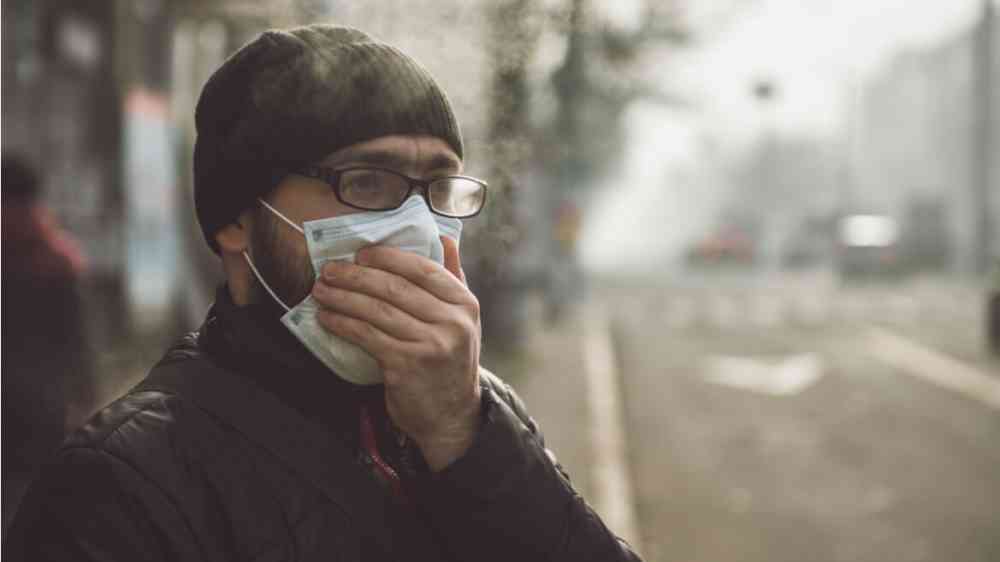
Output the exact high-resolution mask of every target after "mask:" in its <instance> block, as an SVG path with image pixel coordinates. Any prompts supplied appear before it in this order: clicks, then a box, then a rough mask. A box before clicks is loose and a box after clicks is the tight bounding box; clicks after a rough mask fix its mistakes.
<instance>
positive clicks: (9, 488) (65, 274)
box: [2, 152, 93, 531]
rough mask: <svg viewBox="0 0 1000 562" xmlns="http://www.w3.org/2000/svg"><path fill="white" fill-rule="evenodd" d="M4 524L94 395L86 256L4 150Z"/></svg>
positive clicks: (25, 170)
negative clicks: (84, 291) (84, 285)
mask: <svg viewBox="0 0 1000 562" xmlns="http://www.w3.org/2000/svg"><path fill="white" fill-rule="evenodd" d="M2 225H3V226H2V231H3V269H2V277H3V528H4V530H5V531H6V529H7V524H8V522H9V521H10V518H11V516H12V514H13V512H14V510H15V508H16V506H17V504H18V502H19V501H20V498H21V495H22V493H23V491H24V489H25V487H26V485H27V483H28V482H29V481H30V480H31V478H32V476H33V474H34V473H35V472H36V470H37V469H38V467H39V465H40V464H41V463H42V462H43V461H44V460H45V459H46V458H47V457H48V456H49V455H51V454H52V452H54V451H55V449H56V447H57V446H58V445H59V443H60V441H62V439H63V437H64V434H65V432H66V430H67V429H68V428H70V427H75V426H77V425H79V424H80V423H81V422H82V421H83V418H84V417H85V415H86V414H87V408H89V406H90V402H91V400H92V397H93V393H92V387H93V384H92V383H93V381H92V380H91V378H90V375H91V368H90V367H91V357H90V350H89V348H88V344H87V337H86V333H85V328H84V323H83V311H82V309H81V298H80V291H79V282H80V276H81V274H82V273H83V269H84V261H83V257H82V255H81V254H80V251H79V249H78V248H77V245H76V244H75V242H74V241H73V240H72V239H71V238H70V237H69V236H68V235H67V234H65V233H64V232H63V231H62V230H61V229H60V228H59V226H58V225H57V224H56V221H55V217H54V216H53V215H52V213H51V212H50V211H49V209H48V208H46V207H45V205H43V204H42V202H41V191H40V185H39V178H38V176H37V174H36V173H35V172H34V170H33V169H32V168H31V167H29V166H28V165H27V164H26V163H25V161H24V160H23V159H21V158H20V157H18V156H16V155H13V154H9V153H6V152H5V153H4V154H3V223H2Z"/></svg>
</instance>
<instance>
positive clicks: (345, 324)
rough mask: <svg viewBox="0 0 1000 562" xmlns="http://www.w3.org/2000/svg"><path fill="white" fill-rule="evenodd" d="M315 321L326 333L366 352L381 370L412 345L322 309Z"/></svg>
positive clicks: (366, 324) (364, 324) (354, 320)
mask: <svg viewBox="0 0 1000 562" xmlns="http://www.w3.org/2000/svg"><path fill="white" fill-rule="evenodd" d="M316 319H317V320H318V321H319V323H320V325H322V326H323V327H324V328H325V329H326V330H327V331H329V332H331V333H333V334H335V335H337V336H340V337H341V338H344V339H345V340H347V341H349V342H351V343H353V344H354V345H357V346H358V347H360V348H361V349H363V350H365V351H367V352H368V353H369V354H371V356H372V357H374V358H375V360H376V361H378V362H379V365H381V366H382V367H383V368H385V367H386V366H387V363H388V362H389V361H391V359H392V357H393V356H395V355H397V354H399V353H400V352H403V351H405V350H406V349H408V348H409V346H410V345H412V344H410V343H408V342H403V341H400V340H397V339H396V338H394V337H392V336H390V335H388V334H386V333H385V332H383V331H382V330H379V329H378V328H377V327H375V326H373V325H372V324H370V323H368V322H365V321H364V320H359V319H357V318H352V317H350V316H347V315H345V314H340V313H338V312H333V311H330V310H326V309H323V310H320V311H319V312H317V313H316Z"/></svg>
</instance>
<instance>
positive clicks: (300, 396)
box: [198, 285, 382, 445]
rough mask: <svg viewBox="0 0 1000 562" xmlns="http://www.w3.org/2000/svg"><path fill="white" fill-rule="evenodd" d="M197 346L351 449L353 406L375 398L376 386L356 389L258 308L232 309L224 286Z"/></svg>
mask: <svg viewBox="0 0 1000 562" xmlns="http://www.w3.org/2000/svg"><path fill="white" fill-rule="evenodd" d="M198 346H199V348H201V350H203V351H205V352H206V353H208V355H209V356H210V357H211V358H212V359H213V360H214V361H216V362H217V363H218V364H219V365H220V366H222V367H223V368H225V369H227V370H229V371H231V372H232V373H235V374H237V375H240V376H243V377H246V378H249V379H251V381H252V382H253V383H255V384H256V385H257V386H259V387H261V388H263V389H264V390H266V391H268V392H270V393H271V394H273V395H275V396H276V397H277V398H279V399H280V400H281V401H282V402H284V403H285V404H287V405H288V406H290V407H292V408H294V409H295V410H298V411H299V412H300V413H301V414H302V415H303V416H305V417H306V418H307V419H309V420H311V421H314V422H318V423H320V424H321V425H324V426H326V427H328V428H329V429H331V430H333V431H334V432H335V433H337V434H338V435H342V436H343V438H344V440H345V441H346V442H348V443H349V444H352V445H355V444H356V442H357V432H358V415H359V403H360V401H361V400H370V399H372V398H373V397H374V395H376V394H377V395H378V396H381V393H382V388H381V386H373V387H361V386H357V385H354V384H351V383H349V382H347V381H346V380H344V379H342V378H340V377H339V376H337V375H336V374H334V373H333V372H332V371H330V370H329V369H328V368H327V367H326V366H325V365H323V364H322V363H321V362H320V361H319V360H318V359H316V358H315V357H314V356H313V355H312V354H311V353H310V352H309V351H308V350H307V349H306V348H305V347H304V346H303V345H302V344H301V343H300V342H299V341H298V340H297V339H296V338H295V336H293V335H292V334H291V333H290V332H289V331H288V330H287V329H286V328H285V327H284V326H283V325H282V324H281V322H280V321H279V320H278V318H276V317H275V314H274V311H273V310H271V309H269V308H268V307H266V306H264V305H258V304H254V305H248V306H237V305H236V304H234V303H233V301H232V297H231V296H230V294H229V289H228V287H227V286H226V285H222V286H221V287H219V289H218V290H217V291H216V300H215V304H214V305H212V308H211V309H210V310H209V313H208V317H207V318H206V320H205V323H204V325H203V326H202V328H201V330H200V335H199V338H198Z"/></svg>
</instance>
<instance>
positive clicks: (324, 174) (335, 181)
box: [292, 166, 489, 219]
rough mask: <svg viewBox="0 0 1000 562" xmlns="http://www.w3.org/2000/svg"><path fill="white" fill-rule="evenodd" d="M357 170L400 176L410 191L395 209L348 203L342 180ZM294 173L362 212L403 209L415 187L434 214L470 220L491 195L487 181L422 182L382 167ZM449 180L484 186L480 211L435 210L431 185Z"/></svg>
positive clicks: (310, 169)
mask: <svg viewBox="0 0 1000 562" xmlns="http://www.w3.org/2000/svg"><path fill="white" fill-rule="evenodd" d="M356 170H377V171H380V172H388V173H390V174H393V175H395V176H399V177H401V178H403V179H404V180H406V182H407V184H408V185H409V186H410V189H409V190H408V191H407V192H406V195H405V196H403V198H402V200H401V201H400V202H399V204H398V205H396V206H395V207H390V208H387V209H370V208H368V207H362V206H360V205H355V204H353V203H348V202H347V201H345V200H344V198H343V196H341V194H340V178H341V176H342V175H344V174H345V173H347V172H353V171H356ZM292 173H295V174H298V175H301V176H305V177H307V178H313V179H317V180H320V181H322V182H324V183H326V184H327V185H329V186H330V188H331V189H333V194H334V195H335V196H336V197H337V201H340V202H341V203H343V204H344V205H347V206H348V207H351V208H353V209H360V210H362V211H392V210H394V209H398V208H400V207H402V206H403V204H404V203H406V200H407V199H409V198H410V195H412V194H413V189H414V188H415V187H420V188H421V191H422V194H421V196H422V197H423V198H424V202H425V203H427V208H428V209H430V210H431V212H432V213H434V214H435V215H441V216H442V217H449V218H453V219H469V218H472V217H474V216H476V215H478V214H479V213H481V212H482V211H483V208H484V207H486V200H487V196H488V195H489V184H487V183H486V182H485V181H483V180H481V179H479V178H474V177H472V176H463V175H449V176H439V177H436V178H432V179H429V180H422V179H419V178H411V177H410V176H408V175H406V174H401V173H399V172H397V171H396V170H393V169H392V168H383V167H380V166H350V167H347V168H328V167H325V166H308V167H305V168H301V169H298V170H295V171H293V172H292ZM449 179H461V180H468V181H471V182H474V183H477V184H479V185H480V186H482V188H483V197H482V204H480V205H479V209H477V210H476V212H475V213H471V214H468V215H449V214H447V213H442V212H441V211H438V210H437V209H435V208H434V204H433V203H431V196H430V187H431V184H432V183H435V182H439V181H441V180H449Z"/></svg>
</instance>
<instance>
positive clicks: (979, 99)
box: [970, 0, 997, 274]
mask: <svg viewBox="0 0 1000 562" xmlns="http://www.w3.org/2000/svg"><path fill="white" fill-rule="evenodd" d="M994 20H995V8H994V6H993V0H984V1H983V10H982V19H981V21H980V22H979V26H978V29H977V30H976V36H975V43H974V45H975V51H974V52H975V55H974V59H973V60H974V62H973V64H974V71H973V77H974V78H973V80H974V82H973V92H972V96H973V119H972V134H973V139H972V140H973V144H972V146H973V163H972V178H973V181H972V194H971V195H972V197H971V198H970V203H971V205H972V207H971V208H972V212H973V248H972V271H973V272H974V273H976V274H981V273H984V272H985V271H986V269H987V267H988V265H989V260H990V251H991V248H990V245H991V244H990V243H991V240H992V227H993V225H992V223H991V222H992V216H991V211H992V201H991V200H990V193H991V191H992V187H993V184H994V180H995V178H994V177H993V170H992V165H993V158H994V157H995V156H996V155H997V153H996V139H995V138H994V137H995V135H994V132H993V130H994V125H993V121H994V115H993V110H994V108H993V94H994V78H993V74H994V65H993V49H994V43H993V41H994V37H993V35H994V27H995V21H994Z"/></svg>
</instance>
